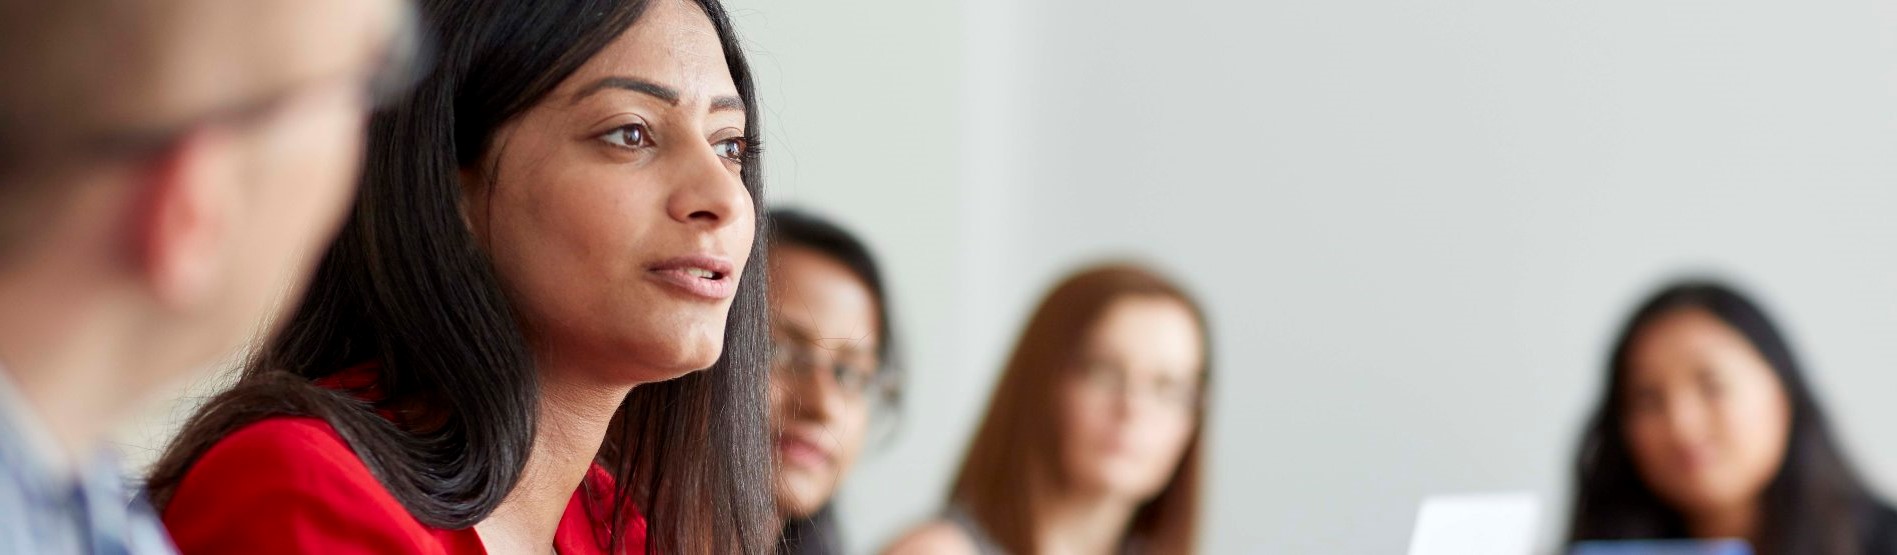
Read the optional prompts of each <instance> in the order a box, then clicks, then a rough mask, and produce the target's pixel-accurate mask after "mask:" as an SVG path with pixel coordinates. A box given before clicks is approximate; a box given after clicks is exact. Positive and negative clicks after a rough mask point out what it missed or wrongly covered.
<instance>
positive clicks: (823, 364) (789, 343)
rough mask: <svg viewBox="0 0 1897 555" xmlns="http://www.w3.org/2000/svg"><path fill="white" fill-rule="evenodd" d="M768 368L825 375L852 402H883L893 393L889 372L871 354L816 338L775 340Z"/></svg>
mask: <svg viewBox="0 0 1897 555" xmlns="http://www.w3.org/2000/svg"><path fill="white" fill-rule="evenodd" d="M865 359H868V360H865ZM771 370H772V371H773V372H775V373H777V375H779V376H783V377H786V378H795V379H802V378H806V377H809V376H810V375H811V373H812V372H818V373H819V375H823V376H828V377H829V378H830V380H831V383H833V384H835V385H836V387H837V390H838V391H840V392H842V393H843V398H844V399H845V400H847V401H849V402H851V403H863V402H867V401H876V402H884V401H887V400H888V399H889V398H890V397H892V396H893V395H894V394H895V384H894V383H892V380H890V379H889V378H888V375H889V373H888V372H884V371H883V369H882V368H881V367H880V366H878V365H877V364H876V362H875V360H873V357H869V356H861V355H857V354H855V353H852V352H850V351H848V350H843V349H831V348H826V347H823V346H821V345H818V344H817V342H816V341H796V340H789V339H778V340H774V341H773V342H772V345H771Z"/></svg>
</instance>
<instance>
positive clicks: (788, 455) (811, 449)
mask: <svg viewBox="0 0 1897 555" xmlns="http://www.w3.org/2000/svg"><path fill="white" fill-rule="evenodd" d="M777 454H778V455H779V456H780V457H781V458H782V459H783V461H784V462H785V463H787V464H789V465H790V466H796V467H801V468H821V467H824V466H828V465H829V464H830V457H829V456H828V455H825V454H823V451H822V450H820V449H817V446H815V445H811V444H810V443H809V442H805V441H803V440H797V439H788V438H786V439H779V440H777Z"/></svg>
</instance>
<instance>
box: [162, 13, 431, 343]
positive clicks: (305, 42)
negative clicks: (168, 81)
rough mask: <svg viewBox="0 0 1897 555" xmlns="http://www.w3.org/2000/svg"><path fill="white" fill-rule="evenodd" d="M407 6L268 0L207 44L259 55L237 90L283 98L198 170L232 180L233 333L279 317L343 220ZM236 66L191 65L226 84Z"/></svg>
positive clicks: (225, 284) (223, 204)
mask: <svg viewBox="0 0 1897 555" xmlns="http://www.w3.org/2000/svg"><path fill="white" fill-rule="evenodd" d="M400 8H401V4H400V3H398V2H395V1H391V0H338V1H333V2H322V3H309V2H269V3H257V4H254V5H251V6H249V9H248V10H243V11H244V12H245V14H244V15H243V16H242V17H245V18H246V21H245V22H244V24H243V25H237V24H231V25H230V27H234V28H245V29H248V30H249V32H248V33H244V34H243V35H242V36H225V37H219V40H215V41H212V42H215V43H216V44H222V45H223V46H222V47H221V48H212V47H210V46H208V43H207V44H206V45H201V46H205V47H206V50H205V51H204V52H201V53H200V54H201V55H202V57H203V58H201V59H210V58H215V57H231V56H235V54H233V53H234V52H242V53H244V55H246V56H250V57H253V58H255V59H251V60H250V62H251V64H250V65H249V66H245V67H251V68H253V71H251V72H249V73H248V74H247V76H249V77H251V78H250V79H245V80H243V81H239V82H247V83H249V84H250V86H246V87H232V88H246V89H254V90H252V91H251V92H250V93H249V96H252V97H264V98H272V100H270V102H272V104H270V105H269V106H268V109H269V110H270V111H269V112H268V113H267V114H264V115H262V116H260V118H259V119H257V120H255V121H253V122H249V123H245V124H240V125H238V126H233V128H231V129H226V130H222V131H220V132H217V137H218V138H215V139H210V140H211V141H214V142H218V143H219V144H220V145H221V147H228V148H220V149H219V151H220V152H228V154H229V155H228V156H218V157H216V158H215V161H214V162H211V163H208V164H205V165H204V166H202V169H200V170H199V172H200V173H198V176H199V177H211V178H212V181H216V182H221V183H230V184H232V186H230V187H227V188H224V189H222V190H220V191H219V193H218V194H221V195H226V196H225V197H224V198H222V199H221V200H220V201H218V207H219V208H220V209H223V210H226V213H225V214H226V215H227V217H228V218H229V220H228V227H227V228H224V229H223V230H222V231H223V232H224V233H226V234H227V237H228V238H229V243H228V244H227V245H225V247H224V250H223V251H222V254H223V256H220V257H218V262H217V263H216V265H217V269H216V270H215V271H216V272H217V273H218V276H219V277H218V278H217V279H215V280H214V282H215V283H217V284H218V285H217V287H216V294H214V295H211V296H210V298H211V299H213V302H214V303H217V304H218V305H219V306H218V307H216V308H215V309H214V310H213V312H214V313H216V314H218V316H217V317H218V318H219V319H220V320H221V324H220V327H221V328H222V329H223V330H225V332H227V333H224V334H222V335H223V336H224V337H226V338H228V337H242V336H246V335H249V334H250V333H251V332H252V331H253V330H255V329H256V328H255V324H256V323H257V321H258V319H259V318H260V316H261V317H262V318H264V319H266V320H270V319H274V318H275V315H276V313H277V312H279V311H280V309H281V308H282V307H283V305H284V303H282V302H281V301H282V300H283V299H284V298H286V297H287V296H290V295H295V294H297V292H298V291H300V290H301V289H302V287H303V284H304V282H305V281H306V280H307V279H308V277H309V273H310V271H311V270H312V269H313V266H314V265H315V262H316V261H317V260H318V258H319V257H320V256H321V253H322V252H323V248H324V247H325V246H326V245H327V243H328V241H329V240H330V239H331V238H332V237H333V236H334V234H335V231H336V229H337V227H338V226H339V224H340V223H341V221H342V218H343V216H344V214H345V212H346V208H347V205H348V203H349V201H350V199H351V196H352V195H353V193H354V191H355V186H356V179H357V176H358V173H359V171H360V164H361V161H362V147H363V144H362V143H363V126H364V123H365V121H366V119H367V115H368V110H369V109H370V105H369V98H368V94H367V92H368V89H369V82H370V81H371V80H372V78H374V77H376V75H375V74H376V72H378V71H382V70H384V69H385V68H384V67H383V66H382V62H383V61H384V59H385V58H386V57H387V55H388V50H389V49H390V48H392V41H393V40H394V38H395V36H396V35H397V34H398V33H400V32H402V31H401V30H400V29H399V27H400V26H401V23H402V22H403V18H402V17H400V16H401V13H402V12H401V9H400ZM233 17H236V16H233ZM233 40H242V41H243V42H242V43H241V46H239V45H237V44H236V43H233V42H232V41H233ZM187 65H188V64H187ZM232 67H238V66H234V65H232V64H227V63H213V62H208V61H207V62H204V66H203V67H200V68H198V69H201V70H202V71H197V72H191V71H188V70H181V71H186V72H187V73H189V74H193V75H200V76H206V77H207V79H209V80H211V81H213V82H214V83H216V84H218V85H217V86H225V85H224V84H228V83H231V82H233V81H231V80H218V79H210V77H211V76H219V75H220V71H222V70H229V69H230V68H232ZM257 68H267V69H257ZM222 77H227V78H230V77H231V76H229V75H223V76H222ZM232 79H235V78H232ZM205 86H212V85H211V84H207V85H205ZM265 91H267V92H265ZM272 95H275V96H274V97H273V96H272ZM226 344H228V343H226Z"/></svg>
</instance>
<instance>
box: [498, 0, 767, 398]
mask: <svg viewBox="0 0 1897 555" xmlns="http://www.w3.org/2000/svg"><path fill="white" fill-rule="evenodd" d="M745 124H746V122H745V114H744V106H743V103H742V101H741V100H740V99H739V98H738V90H737V87H736V85H734V84H733V83H732V80H731V72H730V70H729V69H728V68H727V67H726V66H725V57H724V51H723V49H722V48H721V47H720V45H719V42H718V36H717V34H716V32H715V30H714V29H713V28H712V26H711V22H710V20H709V19H707V18H706V16H705V15H704V13H703V12H702V11H700V10H699V8H698V7H696V6H695V5H690V4H687V3H685V2H683V1H671V0H668V1H661V2H655V3H653V5H652V6H651V7H649V8H648V9H647V10H646V12H645V14H644V15H643V16H642V17H641V18H640V19H639V21H638V22H637V23H635V24H634V25H633V26H632V28H631V29H629V30H627V31H626V32H625V33H624V34H622V35H620V36H619V37H618V38H617V39H614V40H613V42H612V43H611V44H610V45H608V46H607V47H606V48H605V49H604V50H603V51H601V52H600V53H599V54H598V55H596V56H594V57H593V59H591V60H589V61H587V62H586V63H585V65H584V66H583V67H581V68H580V69H579V71H578V72H576V73H574V74H573V75H572V76H571V77H569V78H568V79H567V80H566V81H565V82H563V83H561V84H560V85H559V86H558V87H556V88H555V90H554V91H553V92H551V93H550V94H549V95H548V96H547V97H546V98H545V99H543V100H542V101H541V102H540V104H539V105H538V106H535V107H533V108H531V109H529V110H528V111H527V112H525V113H523V114H522V115H521V116H519V117H517V118H516V119H515V120H513V121H512V122H510V123H508V124H506V125H505V126H503V127H502V128H501V129H500V130H498V131H497V132H496V133H495V136H494V138H493V141H492V143H491V144H490V145H489V147H488V150H489V154H488V159H487V160H486V161H485V162H483V163H482V164H481V165H480V166H479V167H476V168H469V169H467V170H465V171H464V176H463V182H464V183H463V185H464V189H465V192H466V199H467V204H466V215H467V217H468V220H469V226H470V227H471V228H472V229H473V230H474V232H475V235H476V236H477V238H478V239H479V240H480V241H481V242H482V244H483V246H484V247H485V248H486V250H487V252H488V254H489V255H490V257H491V258H492V260H493V263H494V268H495V271H496V273H497V274H498V275H499V277H500V279H501V281H502V284H503V285H504V286H505V287H506V288H507V289H508V293H509V295H510V297H511V298H512V299H513V301H514V305H515V308H516V310H517V311H518V313H519V315H520V318H521V319H522V323H523V326H524V328H525V329H526V330H527V334H528V339H529V341H530V343H531V344H532V345H533V346H534V349H535V353H536V355H537V356H538V357H539V358H540V359H541V360H542V362H553V363H554V364H546V365H544V367H547V368H554V369H578V370H579V373H580V377H581V378H582V379H589V380H597V381H600V382H601V383H610V384H621V383H626V382H632V383H642V382H650V381H657V380H664V379H669V378H673V377H677V376H679V375H682V374H685V373H688V372H692V371H695V370H699V369H703V368H706V367H709V366H711V365H712V364H713V363H714V362H716V361H717V360H718V357H719V356H720V354H721V352H722V350H723V343H724V330H725V319H726V317H727V315H728V314H729V312H730V309H731V303H732V299H733V296H734V294H735V293H736V291H737V288H738V276H740V275H743V272H744V266H745V263H746V262H747V260H746V257H747V255H748V254H749V253H750V250H751V244H752V241H753V239H754V237H753V234H754V230H755V218H756V214H755V208H754V206H753V204H752V199H751V196H750V194H749V192H748V191H747V190H746V189H745V187H744V183H743V182H742V181H741V180H740V178H739V170H740V165H741V162H740V160H741V158H742V156H743V154H744V150H745V149H746V148H747V145H746V143H745V142H744V139H743V137H744V134H745Z"/></svg>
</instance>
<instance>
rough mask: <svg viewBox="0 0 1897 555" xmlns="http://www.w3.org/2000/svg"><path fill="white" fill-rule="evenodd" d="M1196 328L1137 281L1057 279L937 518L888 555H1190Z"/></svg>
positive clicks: (1117, 271)
mask: <svg viewBox="0 0 1897 555" xmlns="http://www.w3.org/2000/svg"><path fill="white" fill-rule="evenodd" d="M1205 322H1206V320H1205V316H1204V313H1203V312H1201V310H1200V308H1199V305H1198V304H1197V303H1196V302H1195V301H1193V300H1192V298H1191V297H1189V296H1187V295H1186V293H1185V292H1184V291H1183V290H1182V289H1180V288H1179V287H1178V286H1176V285H1174V284H1173V283H1171V282H1169V281H1167V280H1166V279H1165V278H1163V277H1160V276H1159V275H1157V274H1155V273H1153V272H1152V271H1150V270H1147V269H1144V268H1140V267H1137V266H1131V265H1108V266H1099V267H1094V268H1089V269H1086V270H1083V271H1081V272H1079V273H1077V274H1074V275H1073V276H1071V277H1068V278H1067V279H1065V280H1063V281H1062V282H1061V283H1060V284H1059V285H1058V286H1056V287H1055V288H1054V290H1053V292H1052V293H1049V294H1048V296H1047V298H1046V299H1045V300H1043V301H1042V302H1041V305H1040V307H1039V308H1038V309H1036V310H1035V311H1034V315H1033V317H1032V318H1031V319H1030V320H1029V322H1028V325H1027V329H1026V331H1024V332H1023V333H1022V334H1021V336H1020V339H1019V342H1018V343H1016V344H1015V348H1014V354H1013V356H1012V357H1010V358H1009V359H1008V363H1007V367H1006V368H1005V369H1004V370H1003V371H1002V376H1001V381H1000V384H999V385H998V386H997V387H996V389H995V393H994V396H993V397H992V398H991V399H990V400H989V405H988V414H987V416H986V417H984V418H983V420H982V423H981V427H980V428H979V430H978V431H977V432H976V435H975V439H974V443H973V445H972V446H970V448H969V451H968V455H967V458H966V459H964V460H963V462H962V468H961V472H960V474H959V475H958V476H957V477H956V479H955V485H954V489H953V490H952V491H951V493H950V495H949V502H948V508H947V510H946V512H945V513H944V514H943V516H942V517H941V519H940V520H937V521H933V522H930V523H927V524H925V525H923V526H921V527H920V528H918V529H916V530H914V531H912V532H910V533H909V534H908V535H907V536H906V537H904V538H902V539H899V540H898V541H897V542H896V543H895V544H894V545H893V546H892V547H891V548H890V549H889V551H890V552H891V553H896V554H918V553H923V554H933V553H941V554H962V553H969V554H973V553H981V554H987V553H1015V554H1036V553H1191V552H1193V545H1194V539H1195V538H1194V534H1195V533H1196V524H1197V517H1198V508H1199V507H1198V502H1199V473H1200V451H1201V449H1200V441H1199V438H1200V435H1201V433H1200V432H1201V430H1202V429H1203V426H1202V421H1203V419H1204V414H1205V402H1204V399H1205V395H1204V388H1205V384H1206V383H1207V381H1208V376H1209V370H1208V366H1209V364H1208V361H1207V353H1208V352H1210V349H1209V345H1210V339H1209V336H1208V332H1207V330H1206V324H1205Z"/></svg>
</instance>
